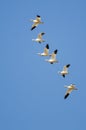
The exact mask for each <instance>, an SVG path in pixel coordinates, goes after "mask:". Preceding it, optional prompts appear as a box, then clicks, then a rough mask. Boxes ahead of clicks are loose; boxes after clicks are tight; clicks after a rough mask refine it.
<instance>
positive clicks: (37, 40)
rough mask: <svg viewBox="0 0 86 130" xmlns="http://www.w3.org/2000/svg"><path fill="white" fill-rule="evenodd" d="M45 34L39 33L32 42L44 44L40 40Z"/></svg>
mask: <svg viewBox="0 0 86 130" xmlns="http://www.w3.org/2000/svg"><path fill="white" fill-rule="evenodd" d="M44 34H45V33H44V32H41V33H39V34H38V36H37V38H36V39H32V41H35V42H38V43H42V42H45V41H44V40H43V38H42V36H43V35H44Z"/></svg>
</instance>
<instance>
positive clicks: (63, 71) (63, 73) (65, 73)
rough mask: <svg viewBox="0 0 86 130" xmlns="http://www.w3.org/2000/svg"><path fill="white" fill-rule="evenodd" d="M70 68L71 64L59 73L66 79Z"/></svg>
mask: <svg viewBox="0 0 86 130" xmlns="http://www.w3.org/2000/svg"><path fill="white" fill-rule="evenodd" d="M69 67H70V64H67V65H65V66H64V67H63V70H62V71H59V72H58V73H59V74H61V75H62V76H63V77H64V78H65V75H67V74H68V73H69V72H68V68H69Z"/></svg>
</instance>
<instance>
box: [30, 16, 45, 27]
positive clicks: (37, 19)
mask: <svg viewBox="0 0 86 130" xmlns="http://www.w3.org/2000/svg"><path fill="white" fill-rule="evenodd" d="M30 21H32V22H33V25H32V27H31V30H33V29H35V28H36V27H37V26H38V25H39V24H43V23H44V22H42V21H41V17H40V15H37V16H36V19H31V20H30Z"/></svg>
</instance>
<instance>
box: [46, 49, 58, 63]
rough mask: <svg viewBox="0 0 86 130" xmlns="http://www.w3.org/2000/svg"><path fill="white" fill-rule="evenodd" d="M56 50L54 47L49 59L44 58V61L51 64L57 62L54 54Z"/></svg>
mask: <svg viewBox="0 0 86 130" xmlns="http://www.w3.org/2000/svg"><path fill="white" fill-rule="evenodd" d="M57 52H58V50H57V49H56V50H55V51H54V52H53V53H52V54H51V55H50V59H46V60H45V61H47V62H49V63H51V64H53V63H57V62H58V61H57V59H56V54H57Z"/></svg>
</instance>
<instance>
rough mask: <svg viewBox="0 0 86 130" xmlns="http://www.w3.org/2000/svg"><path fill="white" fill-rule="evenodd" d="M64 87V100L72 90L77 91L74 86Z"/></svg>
mask: <svg viewBox="0 0 86 130" xmlns="http://www.w3.org/2000/svg"><path fill="white" fill-rule="evenodd" d="M64 87H65V88H67V91H66V93H65V96H64V99H66V98H67V97H68V96H69V95H70V93H71V92H72V91H73V90H77V88H76V87H75V84H70V85H69V86H64Z"/></svg>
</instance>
